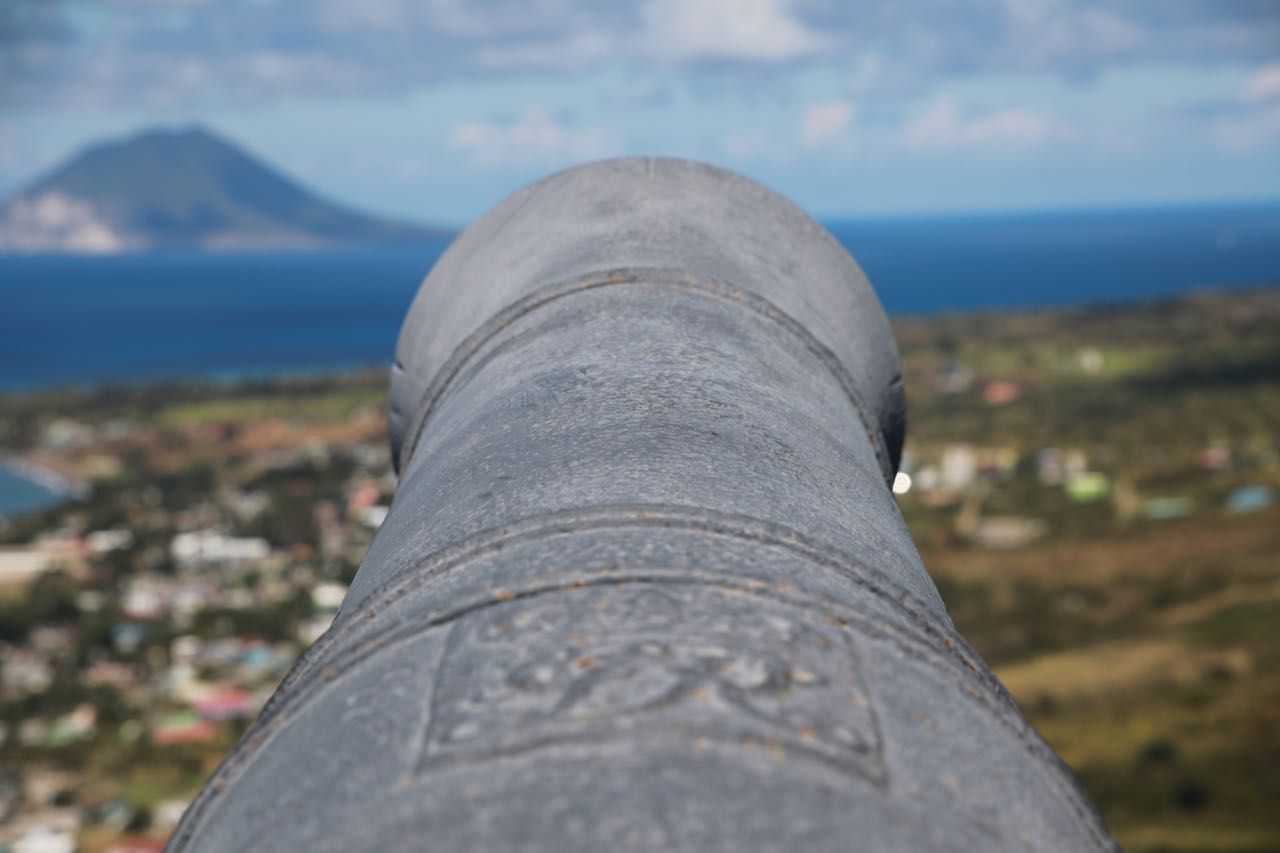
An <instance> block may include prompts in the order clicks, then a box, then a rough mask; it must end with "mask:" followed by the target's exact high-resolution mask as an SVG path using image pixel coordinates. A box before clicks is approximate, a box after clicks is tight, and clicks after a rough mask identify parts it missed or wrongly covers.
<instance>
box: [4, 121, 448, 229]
mask: <svg viewBox="0 0 1280 853" xmlns="http://www.w3.org/2000/svg"><path fill="white" fill-rule="evenodd" d="M444 233H445V232H443V231H441V230H433V229H428V228H421V227H416V226H411V225H404V224H399V223H394V222H389V221H385V220H381V219H377V218H374V217H369V216H365V215H363V214H360V213H356V212H354V211H352V210H348V209H346V208H343V207H340V206H338V205H335V204H332V203H330V202H328V201H325V200H324V199H321V198H319V197H318V196H316V195H315V194H313V193H311V192H310V191H308V190H307V189H305V188H304V187H302V186H300V185H299V184H297V183H296V182H294V181H292V180H291V179H289V178H288V177H286V176H284V175H282V174H281V173H280V172H278V171H276V170H275V169H273V168H271V167H270V166H268V165H266V164H264V163H262V162H261V161H259V160H257V159H255V158H254V157H252V156H251V155H249V154H248V153H246V152H245V151H243V150H242V149H240V148H239V147H237V146H236V145H234V144H232V143H231V142H229V141H227V140H226V139H223V138H222V137H219V136H217V135H215V134H213V133H211V132H209V131H208V130H205V129H203V128H200V127H191V128H187V129H183V130H173V131H170V130H153V131H146V132H143V133H140V134H138V135H136V136H133V137H130V138H128V139H123V140H118V141H111V142H105V143H102V144H99V145H95V146H92V147H91V148H89V149H87V150H85V151H84V152H82V153H81V154H79V155H78V156H76V157H75V158H73V159H72V160H71V161H70V162H68V163H66V164H65V165H63V166H62V167H60V168H58V169H56V170H55V171H54V172H53V173H51V174H50V175H48V176H47V177H45V178H43V179H42V180H40V181H38V182H37V183H36V184H34V185H33V186H31V187H30V188H29V189H27V190H25V191H24V192H22V193H20V194H19V195H18V196H17V197H16V198H14V199H12V200H10V201H9V202H7V203H6V204H4V205H3V206H0V251H6V250H7V251H37V252H40V251H55V252H56V251H69V252H119V251H135V250H146V249H159V248H201V249H223V248H286V247H305V246H319V245H327V244H336V243H366V242H378V241H397V242H401V241H412V240H418V239H426V238H431V237H440V236H443V235H444Z"/></svg>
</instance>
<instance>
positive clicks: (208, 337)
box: [0, 204, 1280, 390]
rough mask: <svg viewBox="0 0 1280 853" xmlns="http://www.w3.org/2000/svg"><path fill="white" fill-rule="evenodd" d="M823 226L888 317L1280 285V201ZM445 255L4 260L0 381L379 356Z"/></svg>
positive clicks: (381, 251)
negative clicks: (871, 286) (865, 280)
mask: <svg viewBox="0 0 1280 853" xmlns="http://www.w3.org/2000/svg"><path fill="white" fill-rule="evenodd" d="M828 226H829V227H830V228H831V230H832V232H833V233H834V234H835V235H836V237H837V238H838V239H839V240H840V241H841V242H842V243H844V244H845V245H846V246H847V247H848V248H849V249H850V250H851V251H852V252H853V254H854V256H855V257H856V258H858V260H859V262H860V263H861V264H862V266H863V268H864V269H865V270H866V272H867V274H868V276H869V277H870V278H871V281H872V283H873V284H874V285H875V287H876V289H877V291H878V292H879V293H880V296H881V299H882V300H883V302H884V303H885V306H886V307H887V308H888V310H889V311H890V312H891V313H897V314H929V313H935V312H940V311H970V310H976V309H985V308H1026V307H1035V306H1052V305H1081V304H1086V303H1097V302H1127V301H1133V300H1142V299H1150V298H1154V297H1161V296H1168V295H1172V294H1175V293H1179V292H1183V291H1187V290H1191V289H1196V288H1207V287H1225V286H1239V285H1253V284H1269V283H1276V282H1280V204H1276V205H1254V206H1230V207H1203V208H1195V209H1164V210H1146V211H1107V212H1095V213H1083V212H1082V213H1052V214H1049V213H1045V214H1022V215H1009V214H1005V215H991V216H968V217H949V218H938V217H933V218H925V217H920V218H903V219H892V220H881V221H871V220H854V221H842V222H832V223H828ZM443 250H444V244H443V243H440V244H431V245H419V246H413V247H392V248H378V249H344V250H333V251H322V252H289V253H283V252H282V253H245V254H197V253H191V254H168V253H156V254H143V255H125V256H114V257H84V256H80V257H74V256H0V389H2V390H17V389H30V388H41V387H51V386H61V385H86V384H96V383H102V382H112V383H117V382H136V381H145V380H156V379H170V378H187V377H203V378H232V377H238V376H247V375H265V374H276V373H297V372H317V371H324V370H329V369H336V368H353V367H361V366H366V365H378V366H382V365H386V364H388V363H389V362H390V360H391V357H392V352H393V349H394V346H395V338H396V335H397V333H398V331H399V325H400V321H401V320H402V318H403V317H404V313H405V311H406V310H407V308H408V306H409V302H410V300H411V299H412V297H413V294H414V292H415V291H416V290H417V287H418V284H419V283H420V282H421V280H422V278H423V277H424V275H425V274H426V272H427V270H428V269H429V268H430V266H431V264H432V263H433V262H434V261H435V259H436V258H437V257H439V255H440V253H441V252H442V251H443Z"/></svg>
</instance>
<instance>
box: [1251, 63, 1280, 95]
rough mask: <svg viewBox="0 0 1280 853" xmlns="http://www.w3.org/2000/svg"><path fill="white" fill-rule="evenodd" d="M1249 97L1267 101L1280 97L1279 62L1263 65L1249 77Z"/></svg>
mask: <svg viewBox="0 0 1280 853" xmlns="http://www.w3.org/2000/svg"><path fill="white" fill-rule="evenodd" d="M1247 94H1248V96H1249V98H1250V99H1251V100H1255V101H1269V100H1271V99H1272V98H1277V97H1280V62H1273V63H1271V64H1270V65H1264V66H1262V67H1261V68H1259V69H1258V70H1257V71H1255V72H1254V74H1253V76H1252V77H1250V78H1249V85H1248V92H1247Z"/></svg>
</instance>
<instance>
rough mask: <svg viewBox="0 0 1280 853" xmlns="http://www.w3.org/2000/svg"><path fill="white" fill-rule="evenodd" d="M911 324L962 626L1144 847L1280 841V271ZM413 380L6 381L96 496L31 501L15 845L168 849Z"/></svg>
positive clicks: (334, 604)
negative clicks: (1276, 275) (1160, 293)
mask: <svg viewBox="0 0 1280 853" xmlns="http://www.w3.org/2000/svg"><path fill="white" fill-rule="evenodd" d="M895 325H896V332H897V335H898V339H899V342H900V347H901V350H902V354H903V362H904V376H905V381H906V384H907V388H908V399H909V402H910V423H909V427H908V436H909V438H908V445H907V450H906V454H905V456H904V459H903V465H902V471H901V473H899V475H898V477H897V479H896V481H895V482H894V486H893V488H894V492H895V493H896V494H897V496H898V500H899V503H900V506H901V508H902V510H903V513H904V515H905V516H906V518H907V521H908V524H909V526H910V528H911V531H912V534H913V536H914V537H915V540H916V542H917V545H918V547H919V549H920V551H921V553H922V556H923V557H924V560H925V564H926V565H927V566H928V567H929V568H930V570H931V572H932V573H933V575H934V577H935V579H936V581H937V582H938V585H939V588H940V590H941V592H942V593H943V596H944V598H945V599H946V601H947V604H948V607H949V608H950V610H951V612H952V615H953V617H954V618H955V621H956V623H957V625H958V626H959V628H960V630H961V631H962V632H963V633H964V634H965V635H966V636H967V637H968V638H969V639H970V640H971V641H972V642H973V643H974V645H975V646H976V647H977V648H978V650H979V651H980V652H981V653H982V654H983V655H984V656H985V657H986V658H987V659H988V660H989V661H990V662H991V663H992V665H993V666H994V667H995V668H996V670H997V673H998V674H999V675H1000V676H1001V678H1002V679H1003V680H1004V681H1005V682H1006V684H1007V685H1008V686H1009V688H1010V690H1011V691H1012V692H1013V693H1014V695H1015V697H1016V698H1017V699H1018V701H1019V702H1020V704H1022V706H1023V707H1024V709H1025V710H1026V711H1027V713H1028V715H1029V716H1030V717H1031V718H1032V720H1033V722H1034V723H1035V724H1036V726H1037V727H1038V728H1039V729H1040V730H1041V731H1042V732H1043V733H1044V734H1045V735H1046V737H1048V738H1049V740H1050V741H1051V742H1052V743H1053V745H1054V746H1055V748H1056V749H1058V750H1059V751H1060V752H1061V754H1062V755H1063V757H1064V759H1066V760H1067V761H1068V763H1070V764H1071V765H1072V766H1073V768H1074V769H1075V770H1076V772H1077V774H1078V775H1079V776H1080V778H1081V780H1082V782H1083V783H1084V784H1085V786H1086V787H1087V788H1088V789H1089V791H1090V793H1091V794H1092V795H1093V797H1094V798H1095V799H1096V800H1097V802H1098V803H1099V805H1100V807H1101V808H1102V809H1103V811H1104V813H1105V814H1106V816H1107V819H1108V821H1109V822H1110V824H1111V826H1112V829H1113V831H1114V832H1116V834H1117V836H1118V837H1119V838H1120V840H1121V841H1122V843H1124V844H1125V845H1126V847H1127V848H1128V849H1134V850H1143V849H1150V850H1155V849H1178V850H1181V849H1242V850H1250V849H1257V850H1263V849H1274V848H1275V847H1276V846H1277V845H1280V829H1278V828H1276V827H1275V826H1274V821H1273V820H1272V818H1271V816H1270V814H1269V811H1268V809H1269V806H1268V804H1269V803H1274V801H1275V800H1276V799H1277V798H1278V797H1280V734H1277V731H1280V729H1278V728H1277V726H1276V724H1277V723H1280V710H1278V709H1280V641H1277V639H1276V637H1275V636H1274V633H1275V632H1274V630H1273V626H1274V625H1275V624H1276V620H1277V619H1280V557H1278V556H1277V555H1280V507H1278V506H1277V488H1278V487H1280V443H1278V438H1277V437H1278V436H1280V344H1278V343H1277V342H1280V288H1266V289H1256V290H1248V291H1238V292H1225V293H1218V294H1215V295H1203V296H1193V297H1188V298H1185V299H1181V300H1175V301H1171V302H1163V303H1156V304H1151V305H1137V306H1132V307H1124V308H1119V309H1116V308H1112V309H1107V310H1103V309H1073V310H1069V311H1058V312H1053V311H1044V312H1023V313H1016V314H1015V313H985V314H975V315H956V316H944V317H937V318H928V319H915V318H901V319H898V320H897V321H896V323H895ZM384 407H385V375H384V374H383V373H381V372H379V371H370V372H359V373H351V374H339V375H333V376H324V377H297V378H288V379H262V380H244V381H238V382H234V383H222V384H216V383H206V384H184V385H148V386H139V387H124V388H103V389H94V390H63V391H50V392H38V393H30V394H9V395H5V396H3V397H0V451H2V452H3V454H4V459H5V460H6V461H5V462H4V464H6V465H10V466H17V469H18V470H20V471H21V472H24V473H25V474H27V475H28V476H36V477H41V478H43V479H44V480H45V481H47V483H48V485H50V487H52V488H56V489H57V490H58V491H60V492H61V493H62V494H63V495H64V498H63V500H61V501H60V502H58V503H57V504H56V505H53V506H48V507H45V508H43V509H39V510H36V511H32V512H30V513H26V514H22V515H18V516H15V517H13V518H11V519H9V520H7V521H3V522H0V767H2V768H3V769H2V770H0V849H12V850H15V851H23V850H31V851H34V850H42V851H45V850H48V851H56V850H65V851H73V850H86V851H117V853H125V851H144V850H159V849H161V848H162V847H163V843H164V840H165V838H166V837H167V835H168V834H169V833H170V832H171V831H172V829H173V828H174V826H175V825H176V823H177V821H178V820H179V819H180V817H181V815H182V812H183V810H184V808H185V806H186V804H187V803H188V802H189V801H190V799H191V798H192V797H193V796H194V795H195V793H196V791H198V790H199V787H200V785H201V783H202V782H203V780H204V779H205V778H206V777H207V776H208V774H209V773H210V772H211V771H212V770H213V768H214V767H216V766H217V764H218V762H219V761H220V760H221V758H222V757H223V756H224V755H225V754H226V752H227V751H228V750H229V749H230V748H231V746H232V745H233V744H234V743H235V742H236V740H237V739H238V737H239V736H240V735H241V734H242V733H243V732H244V731H245V729H246V728H247V726H248V725H249V723H250V722H251V721H252V719H253V718H254V716H255V715H256V713H257V712H258V710H259V709H260V708H261V706H262V705H263V703H264V702H265V701H266V699H267V698H268V697H269V696H270V694H271V692H272V690H273V689H274V686H275V685H276V684H277V683H278V682H279V680H280V679H281V678H282V677H283V676H284V675H285V673H286V672H287V671H288V669H289V668H290V666H291V665H292V664H293V662H294V661H295V660H296V658H297V657H298V655H299V654H300V653H301V652H302V651H304V650H305V649H306V648H307V647H308V646H309V645H310V644H311V643H312V642H314V641H315V640H316V639H317V638H318V637H319V636H320V635H321V634H322V633H323V632H324V631H325V629H326V628H327V627H328V625H329V623H330V622H331V621H332V619H333V617H334V615H335V613H336V612H337V610H338V608H339V607H340V605H341V603H342V600H343V596H344V594H345V591H346V588H347V585H348V584H349V583H350V581H351V579H352V577H353V576H354V574H355V571H356V569H357V567H358V566H359V564H360V561H361V559H362V557H363V554H364V552H365V550H366V549H367V548H368V546H369V543H370V542H371V541H372V539H373V536H374V535H375V533H376V531H377V529H378V526H379V525H380V523H381V522H382V520H383V518H384V517H385V515H386V513H387V511H388V506H389V504H390V502H391V499H392V496H393V495H394V492H395V487H396V478H395V475H394V473H393V471H392V470H391V465H390V458H389V452H388V450H387V447H386V418H385V413H384ZM1104 747H1105V748H1104ZM1117 754H1120V755H1125V756H1127V757H1126V758H1125V760H1124V761H1123V762H1120V763H1117V762H1116V760H1115V756H1116V755H1117ZM1179 839H1181V840H1179ZM1186 839H1191V843H1190V846H1187V845H1185V844H1184V841H1185V840H1186ZM1179 844H1183V845H1184V846H1177V845H1179Z"/></svg>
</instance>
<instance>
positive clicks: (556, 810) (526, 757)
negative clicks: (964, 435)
mask: <svg viewBox="0 0 1280 853" xmlns="http://www.w3.org/2000/svg"><path fill="white" fill-rule="evenodd" d="M903 413H904V403H903V396H902V386H901V382H900V378H899V363H898V357H897V352H896V348H895V346H894V342H893V338H892V335H891V332H890V328H889V324H888V322H887V320H886V318H885V315H884V312H883V310H882V309H881V307H880V305H879V302H878V300H877V299H876V296H875V294H874V293H873V292H872V290H871V288H870V286H869V285H868V283H867V281H866V278H865V277H864V276H863V274H862V272H861V271H860V270H859V269H858V267H857V265H856V264H855V263H854V262H853V260H852V259H851V258H850V257H849V256H848V254H847V253H846V252H845V251H844V250H843V249H842V248H841V247H840V246H839V245H838V244H837V243H836V242H835V240H834V239H833V238H832V237H831V236H830V235H829V234H828V233H827V232H826V231H825V230H824V229H823V228H822V227H821V226H819V225H818V224H817V223H815V222H814V221H813V220H811V219H810V218H809V217H808V216H806V215H805V214H804V213H802V212H801V211H800V210H799V209H798V208H796V207H795V206H794V205H792V204H790V203H789V202H787V201H786V200H784V199H782V198H780V197H779V196H777V195H775V194H773V193H771V192H769V191H768V190H766V189H764V188H762V187H760V186H758V185H757V184H754V183H752V182H750V181H748V180H746V179H744V178H741V177H739V176H736V175H733V174H730V173H727V172H724V171H721V170H718V169H714V168H711V167H708V166H704V165H700V164H695V163H688V162H682V161H674V160H654V159H634V160H618V161H610V162H605V163H599V164H594V165H590V166H585V167H581V168H578V169H574V170H571V171H568V172H564V173H560V174H557V175H553V176H551V177H550V178H547V179H545V180H543V181H541V182H540V183H537V184H535V185H533V186H531V187H528V188H526V189H524V190H522V191H520V192H519V193H517V194H516V195H514V196H512V197H511V198H509V199H508V200H507V201H505V202H503V203H502V204H500V205H499V206H498V207H496V208H495V209H494V210H492V211H491V212H489V213H488V214H486V215H485V216H484V217H483V218H482V219H480V220H479V221H478V222H476V223H475V224H474V225H473V226H472V227H471V228H469V229H468V230H467V231H466V232H465V233H464V234H463V235H461V236H460V237H459V238H458V239H457V240H456V241H455V243H454V244H453V245H452V246H451V247H450V248H449V250H448V251H447V252H446V253H445V255H444V256H443V257H442V258H441V259H440V261H439V263H438V264H437V265H436V267H435V268H434V269H433V271H432V272H431V274H430V275H429V276H428V278H427V280H426V281H425V282H424V284H423V286H422V288H421V290H420V292H419V294H418V297H417V299H416V300H415V302H414V304H413V307H412V309H411V310H410V312H409V316H408V318H407V319H406V321H405V325H404V329H403V331H402V333H401V337H400V342H399V346H398V350H397V362H396V365H395V367H394V368H393V371H392V401H391V431H392V445H393V450H394V453H395V457H396V460H397V464H398V467H399V470H400V472H401V483H400V488H399V491H398V493H397V495H396V499H395V502H394V504H393V506H392V509H391V513H390V515H389V516H388V518H387V521H386V522H385V524H384V525H383V527H382V529H381V530H380V531H379V533H378V536H377V538H376V540H375V542H374V543H373V546H372V547H371V548H370V550H369V553H368V555H367V556H366V558H365V561H364V563H363V565H362V566H361V568H360V571H359V573H358V575H357V577H356V580H355V583H354V584H353V586H352V588H351V590H350V592H349V594H348V596H347V600H346V602H345V603H344V605H343V607H342V610H341V612H340V614H339V616H338V619H337V620H336V621H335V623H334V625H333V627H332V628H331V629H330V630H329V632H328V633H327V634H326V635H325V636H324V637H323V638H321V640H320V641H319V642H317V643H316V645H315V646H314V647H313V648H312V649H311V650H310V651H309V652H308V653H307V654H306V655H305V656H304V657H303V659H302V660H301V661H300V662H299V663H298V665H297V666H296V667H295V668H294V670H293V671H292V672H291V673H290V675H289V676H288V677H287V678H286V680H285V682H284V683H283V684H282V685H281V687H280V688H279V690H278V691H277V693H276V695H275V696H273V697H272V700H271V701H270V703H269V704H268V706H267V708H266V709H265V710H264V712H263V714H262V716H261V718H260V719H259V720H258V722H257V723H256V724H255V725H254V726H253V728H252V730H251V731H250V732H249V733H248V735H247V736H246V737H245V739H244V741H243V742H242V743H241V744H240V745H239V746H238V747H237V749H236V750H235V751H234V752H233V753H232V754H231V756H230V757H229V758H228V759H227V760H226V762H225V763H224V764H223V765H222V767H221V768H219V770H218V771H217V773H216V774H215V775H214V777H213V778H212V779H211V780H210V782H209V783H208V785H207V786H206V788H205V789H204V791H203V792H202V794H201V795H200V797H199V798H198V799H197V801H196V802H195V803H194V804H193V806H192V808H191V809H190V810H189V811H188V814H187V815H186V817H185V818H184V820H183V822H182V824H181V826H180V827H179V829H178V831H177V833H176V834H175V836H174V839H173V841H172V844H171V847H172V849H174V850H187V849H196V850H248V849H253V850H353V849H359V850H366V849H367V850H374V849H377V850H399V849H425V850H538V851H560V850H777V849H797V850H874V851H879V850H903V851H932V850H939V851H942V850H947V851H952V850H954V851H962V850H963V851H970V850H982V851H997V850H1044V851H1066V850H1103V849H1113V848H1114V843H1113V842H1112V841H1111V839H1110V838H1109V836H1108V835H1107V832H1106V829H1105V828H1104V826H1103V825H1102V823H1101V821H1100V819H1099V817H1098V815H1097V813H1096V811H1095V809H1094V808H1093V806H1092V805H1091V804H1090V803H1089V801H1088V799H1087V798H1086V797H1085V795H1084V794H1083V793H1082V791H1081V790H1080V788H1079V787H1078V785H1077V784H1076V782H1075V780H1074V779H1073V778H1072V776H1071V774H1070V772H1069V771H1068V770H1067V769H1066V768H1065V767H1064V766H1063V765H1062V763H1061V762H1060V761H1059V760H1058V758H1057V757H1056V756H1055V755H1054V753H1053V752H1052V751H1051V750H1050V749H1049V747H1048V746H1047V745H1046V744H1045V743H1044V742H1043V741H1042V740H1041V739H1040V737H1039V736H1038V735H1037V734H1036V733H1035V732H1034V731H1033V730H1032V729H1031V727H1030V726H1029V725H1028V724H1027V722H1026V720H1025V719H1024V718H1023V716H1022V714H1021V713H1020V712H1019V711H1018V709H1017V707H1016V706H1015V705H1014V703H1013V701H1012V700H1011V699H1010V698H1009V696H1008V694H1007V693H1006V692H1005V690H1004V689H1003V687H1002V686H1001V685H1000V684H999V682H998V681H997V680H996V679H995V677H994V676H993V675H992V674H991V672H990V670H989V669H988V667H987V666H986V664H985V663H983V661H982V660H981V659H980V658H979V656H978V655H977V654H976V653H975V652H974V651H973V650H972V649H971V648H970V647H969V645H968V644H967V643H965V641H964V640H963V639H962V638H961V637H960V636H959V635H958V634H957V633H956V631H955V629H954V627H953V626H952V624H951V621H950V619H949V618H948V616H947V613H946V610H945V608H944V607H943V604H942V601H941V599H940V598H939V596H938V593H937V590H936V588H935V587H934V585H933V583H932V582H931V580H930V579H929V576H928V574H927V573H926V572H925V569H924V567H923V566H922V565H921V562H920V558H919V556H918V554H917V552H916V550H915V548H914V546H913V545H912V543H911V539H910V537H909V535H908V532H907V529H906V527H905V525H904V523H903V520H902V517H901V515H900V514H899V512H898V509H897V506H896V504H895V503H894V500H893V497H892V494H891V492H890V489H889V488H888V486H887V483H888V482H889V481H891V479H892V477H893V474H894V471H895V470H896V466H897V459H898V454H899V452H900V449H901V443H902V435H903V423H904V419H903Z"/></svg>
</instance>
